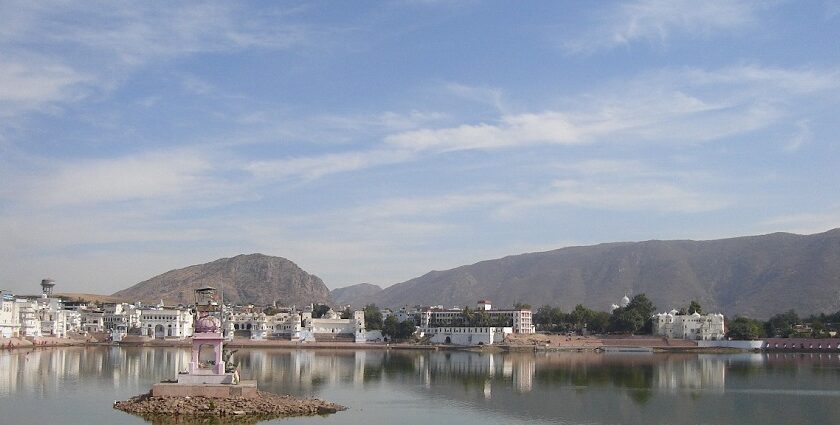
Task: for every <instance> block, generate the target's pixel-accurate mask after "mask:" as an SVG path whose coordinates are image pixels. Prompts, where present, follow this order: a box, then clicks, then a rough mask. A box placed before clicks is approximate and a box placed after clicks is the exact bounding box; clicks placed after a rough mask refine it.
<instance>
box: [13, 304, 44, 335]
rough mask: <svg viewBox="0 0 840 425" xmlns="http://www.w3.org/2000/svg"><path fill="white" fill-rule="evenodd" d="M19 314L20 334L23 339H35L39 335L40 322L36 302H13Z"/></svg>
mask: <svg viewBox="0 0 840 425" xmlns="http://www.w3.org/2000/svg"><path fill="white" fill-rule="evenodd" d="M15 303H16V305H17V310H18V312H19V314H20V332H19V333H18V336H20V337H23V338H36V337H40V336H41V335H42V334H41V321H40V320H39V318H38V301H36V300H28V299H17V300H15Z"/></svg>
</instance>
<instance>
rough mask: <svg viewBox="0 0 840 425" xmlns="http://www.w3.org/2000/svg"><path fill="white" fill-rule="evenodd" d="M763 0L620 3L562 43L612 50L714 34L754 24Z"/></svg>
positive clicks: (573, 49) (577, 49)
mask: <svg viewBox="0 0 840 425" xmlns="http://www.w3.org/2000/svg"><path fill="white" fill-rule="evenodd" d="M761 4H762V3H760V2H752V1H740V2H735V1H726V0H709V1H702V2H696V1H690V0H678V1H675V0H637V1H633V2H626V3H618V6H617V8H616V9H615V10H613V11H610V12H602V13H605V15H606V18H604V19H603V21H602V22H601V23H599V24H597V25H596V26H595V28H594V29H593V30H591V31H589V32H587V33H584V34H582V35H580V36H578V37H576V38H573V39H571V40H568V41H566V42H564V43H563V47H564V49H566V51H568V52H570V53H587V52H593V51H596V50H602V49H611V48H615V47H617V46H623V45H627V44H630V43H634V42H638V41H647V42H653V43H665V42H667V41H668V40H669V39H670V38H671V37H672V36H673V35H674V34H675V33H676V34H681V35H687V36H689V37H711V36H715V35H718V34H721V33H729V32H735V31H739V30H742V29H744V28H745V27H749V26H752V25H755V23H756V20H757V17H756V15H757V11H758V8H759V7H760V6H761Z"/></svg>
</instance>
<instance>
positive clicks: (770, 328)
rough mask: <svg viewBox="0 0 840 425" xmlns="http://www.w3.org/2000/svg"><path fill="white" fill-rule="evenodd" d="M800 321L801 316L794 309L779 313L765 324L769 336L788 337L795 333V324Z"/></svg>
mask: <svg viewBox="0 0 840 425" xmlns="http://www.w3.org/2000/svg"><path fill="white" fill-rule="evenodd" d="M798 323H799V316H798V315H797V314H796V312H795V311H793V310H788V311H787V312H786V313H779V314H777V315H775V316H773V317H771V318H770V320H768V321H767V323H766V324H765V330H766V331H767V335H768V336H771V337H773V336H776V337H783V338H787V337H789V336H790V335H791V333H793V325H796V324H798Z"/></svg>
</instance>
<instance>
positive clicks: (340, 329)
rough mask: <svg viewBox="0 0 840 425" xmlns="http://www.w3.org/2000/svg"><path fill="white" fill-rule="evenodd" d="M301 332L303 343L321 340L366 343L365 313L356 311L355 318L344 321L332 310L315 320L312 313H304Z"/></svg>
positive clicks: (302, 314)
mask: <svg viewBox="0 0 840 425" xmlns="http://www.w3.org/2000/svg"><path fill="white" fill-rule="evenodd" d="M300 317H301V332H300V339H301V340H303V341H315V340H316V339H318V338H321V339H339V338H344V339H349V340H352V341H354V342H366V341H367V335H366V331H365V312H364V311H362V310H356V311H354V312H353V317H351V318H349V319H342V318H341V316H340V315H339V314H338V313H336V312H335V311H333V310H332V309H330V310H329V311H327V312H326V314H324V316H322V317H320V318H317V319H315V318H313V317H312V312H311V311H304V312H302V313H301V314H300Z"/></svg>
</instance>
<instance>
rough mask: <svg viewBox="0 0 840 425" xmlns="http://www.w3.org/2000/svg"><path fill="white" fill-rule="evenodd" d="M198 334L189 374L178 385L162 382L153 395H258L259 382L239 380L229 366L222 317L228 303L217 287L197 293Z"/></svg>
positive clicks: (193, 340)
mask: <svg viewBox="0 0 840 425" xmlns="http://www.w3.org/2000/svg"><path fill="white" fill-rule="evenodd" d="M193 317H195V323H194V325H193V327H194V329H195V331H194V333H193V337H192V356H191V359H190V363H189V368H188V370H187V371H186V372H179V373H178V378H177V382H162V383H160V384H155V385H154V386H153V387H152V395H153V396H204V397H229V396H246V397H248V396H256V394H257V385H256V381H242V382H240V381H239V374H238V371H237V370H236V369H235V368H234V367H230V366H232V365H227V364H226V362H225V355H224V339H225V337H224V333H223V328H222V318H223V317H224V304H223V302H222V298H221V294H220V293H219V291H218V290H216V288H213V287H205V288H199V289H196V290H195V315H194V316H193Z"/></svg>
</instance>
